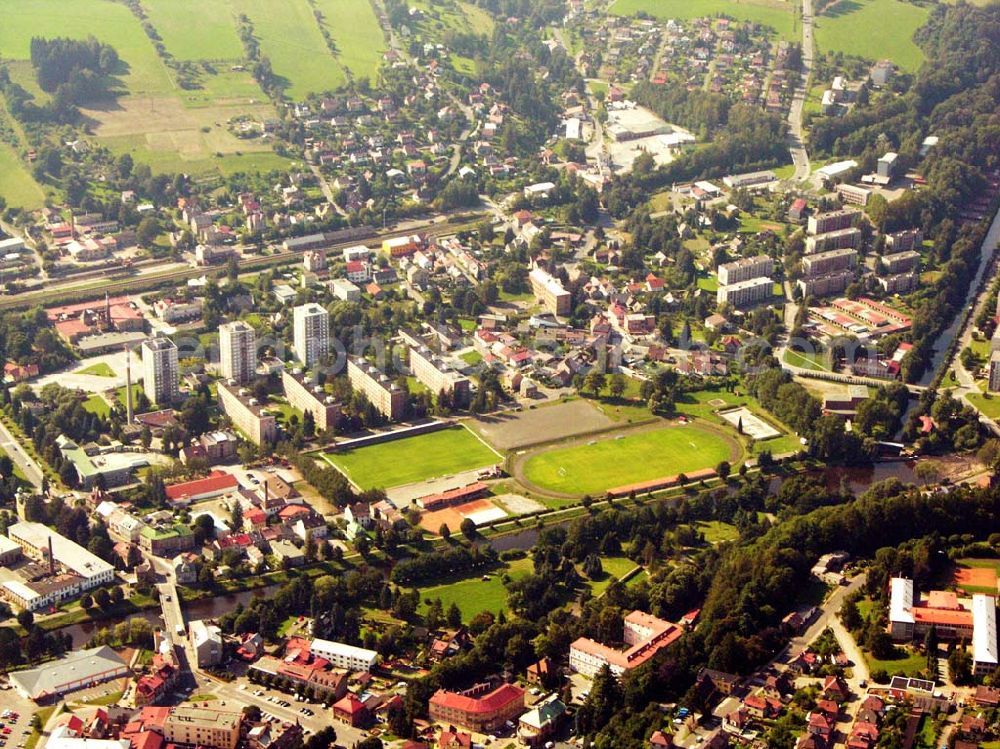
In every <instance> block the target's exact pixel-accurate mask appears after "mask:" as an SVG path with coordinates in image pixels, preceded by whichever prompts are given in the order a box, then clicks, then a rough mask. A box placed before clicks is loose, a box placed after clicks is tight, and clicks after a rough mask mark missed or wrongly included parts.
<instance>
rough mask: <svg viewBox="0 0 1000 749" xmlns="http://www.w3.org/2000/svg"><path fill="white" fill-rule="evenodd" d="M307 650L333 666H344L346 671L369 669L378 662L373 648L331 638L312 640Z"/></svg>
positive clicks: (314, 656)
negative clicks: (369, 648)
mask: <svg viewBox="0 0 1000 749" xmlns="http://www.w3.org/2000/svg"><path fill="white" fill-rule="evenodd" d="M309 652H310V654H311V655H312V657H313V658H322V659H323V660H326V661H329V663H330V665H331V666H333V667H334V668H345V669H347V670H348V671H371V670H372V668H373V667H374V666H375V664H376V663H377V662H378V653H376V652H375V651H374V650H366V649H365V648H358V647H355V646H354V645H345V644H344V643H342V642H333V641H332V640H322V639H316V640H313V641H312V643H311V644H310V646H309Z"/></svg>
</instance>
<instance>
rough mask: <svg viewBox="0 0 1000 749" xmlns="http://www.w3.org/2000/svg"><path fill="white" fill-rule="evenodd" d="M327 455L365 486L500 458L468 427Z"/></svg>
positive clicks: (454, 470)
mask: <svg viewBox="0 0 1000 749" xmlns="http://www.w3.org/2000/svg"><path fill="white" fill-rule="evenodd" d="M323 458H324V459H325V460H326V461H327V462H328V463H330V464H331V465H333V466H334V467H335V468H337V469H338V470H340V471H341V472H342V473H343V474H344V475H345V476H347V478H349V479H350V480H351V481H353V482H354V483H355V484H357V485H358V486H360V487H361V488H362V489H373V488H375V487H393V486H402V485H403V484H412V483H415V482H417V481H426V480H427V479H431V478H437V477H439V476H447V475H450V474H454V473H460V472H462V471H471V470H473V469H475V468H483V467H486V466H489V465H493V464H494V463H497V462H498V461H499V460H500V456H499V455H498V454H497V453H495V452H493V450H491V449H490V448H488V447H487V446H486V445H485V444H484V443H483V442H482V441H481V440H479V439H478V438H477V437H476V436H475V435H474V434H472V432H470V431H469V430H468V429H465V428H464V427H454V428H452V429H442V430H441V431H439V432H431V433H430V434H422V435H419V436H417V437H407V438H405V439H398V440H394V441H392V442H385V443H383V444H380V445H369V446H367V447H360V448H358V449H357V450H344V451H343V452H334V453H326V454H324V455H323Z"/></svg>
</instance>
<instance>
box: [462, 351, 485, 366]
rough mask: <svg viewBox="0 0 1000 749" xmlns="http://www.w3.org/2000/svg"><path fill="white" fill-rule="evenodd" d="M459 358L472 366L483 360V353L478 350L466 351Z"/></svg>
mask: <svg viewBox="0 0 1000 749" xmlns="http://www.w3.org/2000/svg"><path fill="white" fill-rule="evenodd" d="M459 358H460V359H461V360H462V361H464V362H465V363H466V364H468V365H469V366H470V367H474V366H476V365H477V364H479V363H480V362H481V361H482V360H483V355H482V354H480V353H479V352H478V351H466V352H465V353H464V354H462V355H461V356H460V357H459Z"/></svg>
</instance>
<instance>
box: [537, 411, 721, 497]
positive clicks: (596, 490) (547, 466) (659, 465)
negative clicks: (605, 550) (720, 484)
mask: <svg viewBox="0 0 1000 749" xmlns="http://www.w3.org/2000/svg"><path fill="white" fill-rule="evenodd" d="M734 452H738V448H737V446H736V444H735V442H734V441H733V440H730V439H728V438H727V437H725V436H724V435H723V434H722V433H721V432H717V431H715V430H708V429H705V428H699V427H697V426H693V425H689V426H673V427H664V428H663V429H657V430H651V431H645V432H640V433H638V434H631V435H627V436H624V437H621V438H620V439H602V440H593V441H591V442H590V443H588V444H583V445H574V446H571V447H562V448H556V449H554V450H548V451H544V452H541V453H538V454H537V455H534V456H532V457H531V458H530V459H529V460H528V461H527V463H526V464H525V466H524V473H525V477H526V478H527V479H528V481H530V482H532V483H533V484H535V485H537V486H540V487H542V488H545V489H549V490H552V491H556V492H561V493H566V494H594V495H597V494H601V493H602V492H604V491H606V490H608V489H611V488H613V487H617V486H623V485H625V484H631V483H635V482H639V481H649V480H652V479H657V478H661V477H664V476H673V475H675V474H678V473H689V472H691V471H695V470H698V469H700V468H712V467H714V466H715V465H716V464H717V463H719V462H720V461H722V460H731V459H732V458H733V457H734V455H733V453H734Z"/></svg>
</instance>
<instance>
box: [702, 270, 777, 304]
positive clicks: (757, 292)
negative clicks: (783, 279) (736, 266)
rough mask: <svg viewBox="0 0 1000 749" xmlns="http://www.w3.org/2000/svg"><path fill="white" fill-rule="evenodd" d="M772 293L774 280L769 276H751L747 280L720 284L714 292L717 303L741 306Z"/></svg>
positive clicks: (758, 300) (762, 299)
mask: <svg viewBox="0 0 1000 749" xmlns="http://www.w3.org/2000/svg"><path fill="white" fill-rule="evenodd" d="M773 293H774V281H772V280H771V279H770V277H766V276H765V277H764V278H752V279H750V280H749V281H740V282H739V283H734V284H729V285H728V286H720V287H719V289H718V291H716V292H715V299H716V301H717V302H718V303H719V304H731V305H732V306H733V307H743V306H746V305H748V304H756V303H757V302H762V301H764V300H765V299H768V298H769V297H770V296H771V295H772V294H773Z"/></svg>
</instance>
